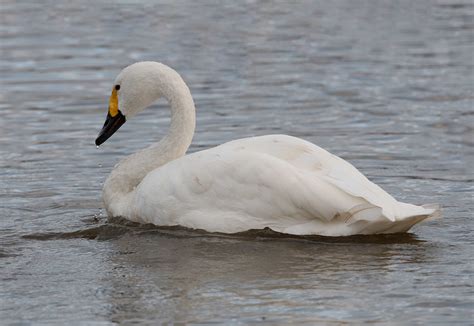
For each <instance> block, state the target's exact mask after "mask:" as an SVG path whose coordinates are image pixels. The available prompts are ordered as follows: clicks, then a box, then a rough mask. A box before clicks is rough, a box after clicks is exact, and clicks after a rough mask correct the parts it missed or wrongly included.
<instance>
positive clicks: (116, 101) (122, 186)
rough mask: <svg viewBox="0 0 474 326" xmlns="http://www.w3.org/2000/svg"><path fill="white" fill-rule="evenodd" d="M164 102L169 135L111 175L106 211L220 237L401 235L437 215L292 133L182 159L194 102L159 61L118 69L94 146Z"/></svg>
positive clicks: (248, 140)
mask: <svg viewBox="0 0 474 326" xmlns="http://www.w3.org/2000/svg"><path fill="white" fill-rule="evenodd" d="M160 98H164V99H166V100H167V102H168V106H169V107H170V110H171V122H170V126H169V129H168V132H167V134H166V135H165V136H164V137H163V138H161V140H159V141H158V142H156V143H153V144H152V145H151V146H149V147H147V148H145V149H142V150H139V151H137V152H135V153H133V154H131V155H129V156H127V157H125V158H123V159H122V160H121V161H120V162H119V163H118V164H117V165H116V166H115V167H114V169H113V170H112V172H111V173H110V175H109V176H108V177H107V179H106V181H105V183H104V186H103V193H102V197H103V202H104V206H105V209H106V211H107V214H108V216H109V217H121V218H125V219H127V220H130V221H133V222H138V223H144V224H147V223H151V224H154V225H156V226H181V227H185V228H190V229H199V230H204V231H207V232H218V233H240V232H245V231H248V230H260V229H271V230H273V231H275V232H280V233H285V234H290V235H296V236H300V235H304V236H307V235H318V236H350V235H359V234H387V233H402V232H407V231H408V230H409V229H410V228H411V227H412V226H414V225H415V224H417V223H419V222H421V221H423V220H426V219H434V218H436V217H440V215H441V214H440V208H439V206H438V205H437V204H428V205H421V206H417V205H412V204H408V203H403V202H399V201H397V200H396V199H395V198H394V197H392V196H391V195H390V194H388V193H387V192H385V191H384V190H383V189H382V188H380V187H379V186H377V185H376V184H375V183H373V182H371V181H370V180H369V179H367V177H365V176H364V175H363V174H362V173H361V172H359V171H358V170H357V169H356V168H355V167H354V166H353V165H352V164H350V163H349V162H347V161H345V160H344V159H342V158H340V157H338V156H336V155H333V154H331V153H330V152H328V151H326V150H324V149H323V148H320V147H318V146H317V145H315V144H313V143H311V142H308V141H306V140H303V139H300V138H297V137H293V136H289V135H282V134H272V135H264V136H256V137H248V138H242V139H237V140H233V141H230V142H227V143H224V144H222V145H219V146H216V147H213V148H209V149H205V150H202V151H198V152H194V153H191V154H187V155H186V152H187V150H188V148H189V146H190V144H191V142H192V139H193V135H194V131H195V125H196V110H195V105H194V101H193V98H192V96H191V92H190V90H189V88H188V86H187V85H186V83H185V82H184V80H183V78H182V77H181V76H180V75H179V74H178V72H176V71H175V70H174V69H172V68H171V67H169V66H167V65H165V64H162V63H159V62H154V61H144V62H137V63H134V64H131V65H129V66H127V67H126V68H124V69H123V70H122V71H121V72H120V73H119V74H118V76H117V77H116V79H115V82H114V84H113V87H112V93H111V95H110V99H109V107H108V112H107V117H106V121H105V123H104V125H103V128H102V130H101V131H100V133H99V135H98V137H97V139H96V141H95V143H96V145H97V146H100V145H101V144H102V143H104V142H105V141H106V140H107V139H108V138H109V137H110V136H112V135H113V134H114V133H115V132H116V131H117V130H118V129H119V128H120V127H121V126H122V125H123V124H124V123H125V122H126V121H127V120H129V119H131V118H132V117H134V116H135V115H136V114H138V113H140V112H141V111H143V110H144V109H145V108H147V107H149V106H150V105H151V104H153V103H155V102H156V101H158V100H159V99H160Z"/></svg>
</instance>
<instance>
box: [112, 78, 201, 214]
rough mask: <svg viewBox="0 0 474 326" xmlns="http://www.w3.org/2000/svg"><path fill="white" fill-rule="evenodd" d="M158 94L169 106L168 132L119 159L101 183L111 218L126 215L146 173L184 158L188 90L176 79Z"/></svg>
mask: <svg viewBox="0 0 474 326" xmlns="http://www.w3.org/2000/svg"><path fill="white" fill-rule="evenodd" d="M162 94H163V96H164V97H165V98H166V99H167V100H168V103H169V104H170V107H171V124H170V127H169V130H168V133H167V134H166V136H165V137H163V139H161V140H160V141H159V142H157V143H155V144H153V145H151V146H149V147H147V148H145V149H142V150H140V151H138V152H136V153H134V154H132V155H130V156H127V157H126V158H124V159H123V160H121V161H120V163H119V164H118V165H117V166H116V167H115V168H114V169H113V170H112V172H111V173H110V175H109V177H108V178H107V180H106V181H105V184H104V189H103V200H104V203H105V206H106V209H107V211H108V212H109V214H112V215H113V216H120V215H125V214H126V212H127V209H128V207H129V206H130V205H129V204H130V201H131V199H132V198H131V193H132V192H133V190H134V189H135V187H137V186H138V185H139V184H140V182H141V181H142V180H143V178H144V177H145V176H146V175H147V174H148V173H149V172H150V171H152V170H154V169H156V168H158V167H160V166H162V165H164V164H166V163H168V162H170V161H172V160H175V159H177V158H179V157H182V156H184V154H185V153H186V151H187V149H188V147H189V145H190V144H191V141H192V138H193V135H194V129H195V126H196V113H195V107H194V101H193V98H192V96H191V92H190V91H189V88H188V87H187V86H186V84H185V83H184V81H183V80H182V79H181V77H179V80H178V81H177V80H174V81H173V82H172V83H170V87H167V88H166V89H165V90H162Z"/></svg>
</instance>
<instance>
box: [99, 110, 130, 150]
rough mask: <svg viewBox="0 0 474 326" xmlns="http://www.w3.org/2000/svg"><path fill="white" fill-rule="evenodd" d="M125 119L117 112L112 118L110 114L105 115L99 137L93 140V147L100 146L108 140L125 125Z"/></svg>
mask: <svg viewBox="0 0 474 326" xmlns="http://www.w3.org/2000/svg"><path fill="white" fill-rule="evenodd" d="M125 121H126V119H125V116H124V115H123V114H122V112H120V111H119V112H118V114H117V115H115V116H114V117H112V116H111V115H110V114H107V119H106V120H105V123H104V127H102V130H101V131H100V133H99V136H97V138H96V139H95V145H96V146H100V145H102V144H103V143H104V142H105V141H106V140H107V139H109V138H110V136H112V135H113V134H114V133H115V132H116V131H117V130H118V129H119V128H120V126H122V125H123V124H124V123H125Z"/></svg>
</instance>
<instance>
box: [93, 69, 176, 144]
mask: <svg viewBox="0 0 474 326" xmlns="http://www.w3.org/2000/svg"><path fill="white" fill-rule="evenodd" d="M174 75H177V76H178V78H180V77H179V75H178V73H176V72H175V71H174V70H173V69H171V68H169V67H168V66H165V65H163V64H161V63H158V62H151V61H148V62H137V63H134V64H132V65H130V66H128V67H126V68H125V69H123V70H122V71H121V72H120V74H119V75H118V76H117V78H116V79H115V82H114V85H113V87H112V94H111V95H110V99H109V110H108V113H107V118H106V120H105V123H104V126H103V128H102V130H101V131H100V133H99V136H97V139H96V140H95V144H96V145H97V146H99V145H100V144H102V143H104V142H105V141H106V140H107V139H108V138H109V137H110V136H112V135H113V134H114V133H115V132H116V131H117V130H118V129H119V128H120V127H121V126H122V125H123V124H124V123H125V121H126V120H127V119H130V118H131V117H133V116H134V115H135V114H137V113H138V112H140V111H142V110H143V109H145V108H146V107H147V106H149V105H151V104H152V103H153V102H155V101H156V100H158V99H159V98H160V97H162V96H166V94H164V93H166V89H167V88H169V86H170V82H171V81H172V80H173V79H174Z"/></svg>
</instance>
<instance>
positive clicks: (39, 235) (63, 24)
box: [0, 0, 474, 324]
mask: <svg viewBox="0 0 474 326" xmlns="http://www.w3.org/2000/svg"><path fill="white" fill-rule="evenodd" d="M168 2H169V1H148V0H141V1H121V2H120V3H114V2H110V1H95V2H94V4H93V5H90V4H88V3H87V2H82V1H73V2H71V1H69V2H58V1H52V0H44V1H41V2H32V1H30V2H24V1H16V0H3V1H2V3H1V5H0V6H1V14H0V15H1V19H0V25H1V26H0V36H1V39H2V41H1V42H0V52H1V55H0V76H1V80H0V84H1V85H0V86H1V95H0V108H1V111H0V112H1V118H0V143H1V146H0V185H1V187H0V214H1V216H2V219H1V222H0V269H1V273H0V316H1V317H2V322H3V323H5V324H9V323H18V322H20V323H21V322H24V323H44V324H53V323H56V324H65V323H77V324H93V323H105V324H109V323H112V322H114V321H115V322H123V323H132V322H133V321H136V322H138V321H146V322H149V323H153V321H169V322H170V323H171V322H173V323H174V322H179V321H183V322H185V321H187V322H193V321H194V322H196V323H198V322H201V323H210V322H213V321H214V322H216V323H219V324H224V323H225V324H229V323H232V322H233V323H235V324H237V323H251V322H264V323H268V324H289V323H293V324H300V323H304V322H307V324H315V323H317V322H318V321H320V322H326V323H329V322H332V321H334V322H344V321H348V322H349V321H350V322H359V323H362V322H372V323H387V324H393V323H395V324H414V323H418V324H433V323H441V324H452V323H457V324H469V323H471V321H472V306H473V304H474V302H473V295H472V284H473V282H472V275H474V268H473V265H472V252H471V251H472V250H470V248H471V247H472V244H473V238H474V237H473V223H472V211H473V210H474V202H473V200H472V191H473V186H472V184H473V182H472V180H473V177H472V171H473V169H474V151H473V148H474V147H473V146H472V145H473V137H472V129H473V125H474V121H473V118H474V114H473V96H472V85H473V83H474V77H473V76H474V75H473V65H472V53H473V52H474V49H473V42H472V40H473V28H472V27H473V26H472V21H473V19H472V17H473V14H474V6H473V5H472V4H471V3H470V2H469V1H461V0H459V1H457V0H455V1H448V0H446V1H445V0H442V1H438V2H434V1H429V0H419V1H411V2H410V1H405V2H400V3H397V4H396V5H394V3H393V2H392V1H388V0H387V1H349V0H346V1H271V2H262V1H245V2H238V3H234V2H226V3H224V4H222V3H219V4H218V3H217V2H216V1H206V0H202V1H195V2H191V1H181V0H177V1H173V2H172V4H171V3H168ZM139 60H159V61H163V62H164V63H167V64H168V65H170V66H172V67H175V68H176V69H177V70H178V71H179V72H180V73H181V74H182V75H183V77H184V79H185V80H186V82H187V84H188V85H189V86H190V89H191V91H192V94H193V96H194V100H195V103H196V107H197V130H196V136H195V138H194V140H193V145H192V147H191V148H190V151H191V152H193V151H197V150H201V149H205V148H208V147H211V146H216V145H218V144H221V143H223V142H226V141H228V140H232V139H238V138H243V137H247V136H252V135H263V134H270V133H284V134H290V135H293V136H297V137H302V138H304V139H307V140H308V141H311V142H313V143H315V144H318V145H320V146H321V147H323V148H326V149H328V150H330V151H331V152H333V153H334V154H336V155H338V156H341V157H343V158H344V159H347V160H349V161H350V162H351V163H353V164H354V165H355V166H356V167H357V168H359V169H360V170H361V171H362V172H363V173H364V174H365V175H367V176H369V178H371V179H372V180H373V181H374V182H376V183H377V184H379V185H381V186H382V187H383V188H384V189H386V190H387V191H388V192H389V193H391V194H393V195H395V197H396V198H397V199H399V200H401V201H406V202H413V203H430V202H431V203H440V204H441V205H442V207H443V209H444V212H443V216H444V219H442V220H437V221H433V222H430V223H425V224H422V225H419V226H417V227H415V228H414V229H413V231H412V232H413V233H411V234H406V235H385V236H374V237H351V238H334V239H332V238H330V239H328V238H322V237H305V238H293V237H288V236H283V235H281V234H277V233H274V232H270V231H263V232H248V233H246V234H240V235H233V236H228V235H218V234H214V235H210V234H206V233H203V232H199V231H190V230H185V229H180V228H155V227H149V226H136V225H133V224H127V223H125V224H124V223H123V222H120V221H112V222H110V223H105V222H104V219H105V217H103V216H101V214H100V209H101V208H102V203H101V187H102V183H103V181H104V179H105V177H106V176H107V174H108V173H109V172H110V171H111V169H112V168H113V166H114V164H116V162H117V160H118V159H119V158H121V157H124V156H125V155H127V154H130V153H133V152H135V151H137V150H138V149H140V148H143V147H144V146H147V145H148V144H150V143H152V142H154V141H156V138H159V137H160V136H162V135H163V134H164V133H165V128H166V127H167V124H168V122H169V117H168V110H167V109H166V107H165V104H164V103H163V102H159V103H157V105H156V106H155V107H154V109H152V110H147V111H146V112H144V113H143V114H142V115H140V116H138V117H136V119H134V120H131V121H129V122H127V124H126V125H124V126H123V127H122V128H121V130H120V133H118V134H117V135H114V139H113V140H112V141H111V142H110V143H107V144H105V145H104V146H102V147H101V149H100V150H97V149H96V148H95V146H94V144H93V142H94V139H95V137H96V135H97V133H98V131H99V130H98V129H99V128H100V126H101V124H102V123H103V118H104V116H105V114H106V108H107V98H108V95H109V93H110V87H111V85H112V82H113V79H114V78H115V76H116V74H117V72H119V71H120V70H121V69H122V68H123V67H125V66H127V65H129V64H130V63H132V62H135V61H139ZM41 240H48V241H41Z"/></svg>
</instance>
